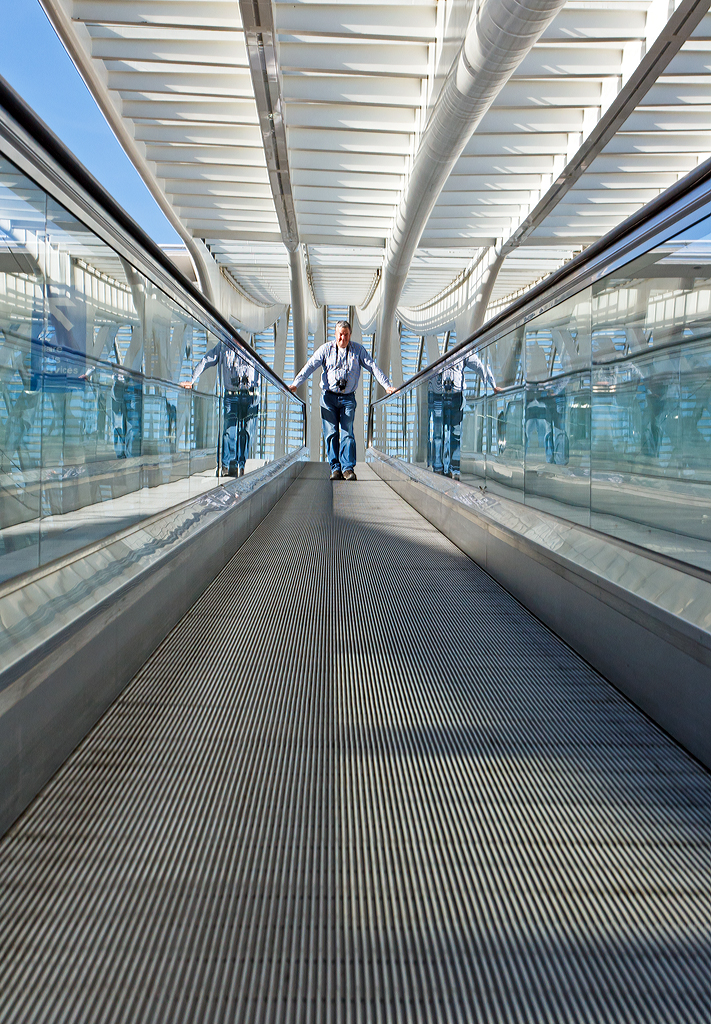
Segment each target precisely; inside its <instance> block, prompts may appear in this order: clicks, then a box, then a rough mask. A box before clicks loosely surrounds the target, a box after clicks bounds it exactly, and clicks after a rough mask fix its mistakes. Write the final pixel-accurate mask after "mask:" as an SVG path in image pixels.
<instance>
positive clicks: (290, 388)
mask: <svg viewBox="0 0 711 1024" xmlns="http://www.w3.org/2000/svg"><path fill="white" fill-rule="evenodd" d="M289 391H291V393H292V395H295V394H296V384H290V385H289Z"/></svg>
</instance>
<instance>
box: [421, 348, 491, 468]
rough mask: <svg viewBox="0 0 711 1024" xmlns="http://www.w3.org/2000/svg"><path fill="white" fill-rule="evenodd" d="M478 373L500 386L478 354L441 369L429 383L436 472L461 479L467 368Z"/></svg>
mask: <svg viewBox="0 0 711 1024" xmlns="http://www.w3.org/2000/svg"><path fill="white" fill-rule="evenodd" d="M467 368H468V369H470V370H474V372H475V373H476V374H477V375H478V376H479V377H480V378H481V380H483V381H484V383H485V384H486V383H488V384H490V385H491V387H492V388H493V390H494V391H495V392H498V391H501V388H499V387H497V386H496V381H495V379H494V374H493V373H492V372H491V367H488V366H487V367H485V366H484V364H483V363H482V361H481V359H480V358H479V356H477V355H469V356H465V357H464V358H463V359H458V360H457V361H456V362H455V363H452V364H451V365H449V366H448V367H447V368H446V369H445V370H441V371H440V372H439V373H438V374H437V376H436V377H432V378H431V380H430V382H429V384H428V385H427V407H428V410H429V415H430V430H431V441H430V461H431V464H432V469H433V470H434V472H435V473H444V474H445V475H446V476H451V477H452V479H453V480H459V473H460V451H461V443H462V420H463V418H464V371H465V370H466V369H467Z"/></svg>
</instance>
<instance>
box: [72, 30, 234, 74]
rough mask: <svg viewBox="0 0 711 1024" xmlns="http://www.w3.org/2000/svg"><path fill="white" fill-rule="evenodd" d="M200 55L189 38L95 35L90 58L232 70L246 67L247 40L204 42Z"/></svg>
mask: <svg viewBox="0 0 711 1024" xmlns="http://www.w3.org/2000/svg"><path fill="white" fill-rule="evenodd" d="M200 42H201V45H200V53H199V56H197V55H196V53H195V42H194V39H193V38H187V39H115V38H103V37H101V36H94V37H93V39H92V44H91V55H92V57H93V58H95V59H96V60H117V61H126V60H128V61H130V62H131V64H139V63H141V62H143V61H145V62H147V63H149V64H155V63H158V62H159V63H161V64H180V65H181V66H183V67H190V66H196V65H197V66H212V67H220V68H232V67H236V66H241V67H246V66H247V54H246V49H245V45H244V38H243V37H237V36H236V35H235V38H234V39H231V40H227V39H220V40H211V41H203V40H201V41H200Z"/></svg>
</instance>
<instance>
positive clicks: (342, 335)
mask: <svg viewBox="0 0 711 1024" xmlns="http://www.w3.org/2000/svg"><path fill="white" fill-rule="evenodd" d="M350 340H351V332H350V331H349V330H348V328H347V327H337V328H336V344H337V345H338V347H339V348H347V347H348V342H349V341H350Z"/></svg>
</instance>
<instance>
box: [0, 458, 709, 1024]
mask: <svg viewBox="0 0 711 1024" xmlns="http://www.w3.org/2000/svg"><path fill="white" fill-rule="evenodd" d="M359 474H360V476H361V479H360V480H359V481H358V482H357V483H352V484H347V483H338V484H335V485H332V484H331V483H330V482H329V481H328V480H327V479H326V476H325V472H324V468H323V467H320V466H310V467H307V468H306V470H305V472H304V474H303V476H302V477H300V478H299V479H298V480H297V481H296V482H295V484H294V485H293V486H292V487H291V489H290V490H289V492H288V493H287V495H286V496H285V498H284V499H283V500H282V501H281V502H280V503H279V505H278V506H277V507H276V508H275V509H274V511H273V512H272V513H271V514H270V515H269V516H268V517H267V519H266V520H265V521H264V523H263V524H262V526H261V527H260V528H259V529H258V530H257V531H256V533H255V534H254V535H253V536H252V537H251V538H250V539H249V540H248V541H247V542H246V543H245V544H244V545H243V547H242V548H241V549H240V550H239V551H238V553H237V554H236V555H235V557H234V559H233V560H232V561H231V563H230V564H229V565H228V566H227V568H226V569H225V570H224V571H223V572H222V573H221V575H220V576H219V577H218V578H217V580H216V581H215V582H214V584H213V585H212V586H211V587H210V589H209V590H208V591H207V592H206V593H205V594H204V595H203V597H202V598H201V600H200V601H199V602H198V603H197V605H196V606H195V607H194V609H193V610H192V611H191V613H190V614H189V615H188V616H187V618H186V619H185V620H184V621H183V622H182V623H181V624H180V625H179V626H178V627H177V628H176V629H175V630H174V631H173V633H172V634H171V635H170V637H169V638H168V639H167V640H166V641H165V643H164V644H163V645H162V647H161V648H160V650H159V651H158V652H157V654H156V655H155V656H154V657H153V658H152V659H151V661H150V662H149V663H148V664H147V665H146V666H145V667H144V669H143V670H142V671H141V673H140V674H139V675H138V676H137V677H136V679H135V680H134V681H133V682H132V683H131V685H130V686H129V687H128V689H127V690H126V691H125V693H124V694H123V696H122V697H121V699H120V700H119V701H117V702H116V704H115V705H114V706H113V707H112V709H111V710H110V711H109V713H108V714H107V715H106V716H105V717H104V718H103V719H102V721H101V722H100V723H99V725H98V726H97V727H96V728H95V729H94V730H93V732H92V733H91V734H90V735H89V736H88V737H87V739H86V740H85V742H84V743H83V744H82V745H81V747H80V748H79V749H78V750H77V751H76V752H75V753H74V754H73V755H72V757H71V758H70V759H69V761H68V762H67V763H66V764H65V766H64V767H63V768H62V770H61V771H60V772H59V773H58V774H57V776H56V777H55V778H54V779H53V780H52V782H51V783H50V784H49V785H48V786H47V788H46V789H45V791H44V792H43V793H42V794H41V795H40V796H39V797H38V798H37V800H36V801H35V802H34V803H33V805H32V806H31V807H30V809H29V810H28V811H27V812H26V814H25V815H24V816H23V817H22V819H21V820H20V821H19V822H18V823H17V825H16V826H15V827H14V828H13V829H12V831H11V832H10V833H9V834H8V836H7V837H6V838H5V840H4V841H3V843H2V844H1V845H0V884H1V885H2V889H1V892H2V904H1V911H0V913H1V919H0V963H1V967H0V1021H2V1022H3V1024H9V1022H12V1024H15V1022H17V1024H20V1022H21V1024H29V1022H42V1024H59V1022H65V1021H66V1022H69V1021H72V1022H77V1024H79V1022H80V1024H89V1022H107V1024H108V1022H118V1021H124V1022H127V1024H128V1022H130V1024H136V1022H149V1021H150V1022H157V1024H162V1022H171V1024H172V1022H184V1021H190V1022H199V1024H213V1022H218V1021H219V1022H235V1021H245V1022H250V1024H251V1022H265V1024H266V1022H269V1024H271V1022H277V1021H290V1022H291V1021H294V1022H297V1021H301V1022H309V1024H310V1022H312V1021H313V1022H321V1021H323V1022H331V1021H334V1022H346V1021H363V1022H366V1021H367V1022H371V1021H372V1022H381V1021H382V1022H385V1021H402V1022H405V1021H407V1022H410V1021H423V1022H425V1021H427V1022H433V1024H434V1022H438V1024H439V1022H447V1024H449V1022H456V1021H460V1022H467V1024H468V1022H471V1021H486V1022H504V1021H505V1022H509V1021H511V1022H521V1024H524V1022H525V1024H538V1022H544V1021H545V1022H551V1024H560V1022H571V1024H573V1022H574V1024H581V1022H592V1021H595V1022H606V1024H609V1022H617V1021H620V1022H650V1021H664V1022H672V1021H674V1022H676V1021H678V1022H680V1024H682V1022H683V1024H689V1022H695V1021H708V1020H711V930H710V925H711V891H710V885H709V879H710V878H711V778H710V777H709V775H708V774H707V773H706V772H705V771H704V770H703V769H701V768H700V767H699V766H698V765H697V764H696V763H694V762H693V761H692V760H691V759H690V758H689V757H687V756H686V755H685V754H684V753H683V751H681V750H680V749H679V748H677V747H676V746H674V744H673V743H671V742H670V741H669V740H668V739H667V738H666V737H665V736H664V735H663V734H662V733H661V732H660V731H659V730H657V729H656V728H655V727H654V726H653V725H651V724H650V723H649V722H648V721H647V720H646V719H645V718H644V717H643V716H642V715H641V714H639V713H638V712H637V711H635V709H634V708H632V707H631V706H630V705H629V704H628V703H627V702H626V701H625V700H624V699H622V698H621V697H620V696H619V695H618V694H617V693H616V692H615V691H614V690H613V689H612V688H611V687H610V686H608V685H607V684H606V683H605V682H603V681H602V680H601V679H600V678H599V677H598V676H596V675H595V673H594V672H593V671H592V670H591V669H590V668H589V667H587V666H586V665H585V664H583V663H582V662H581V661H580V660H579V659H578V658H577V657H576V656H575V655H574V654H572V653H571V651H570V650H568V649H567V648H566V647H565V646H564V645H563V644H561V643H560V642H559V641H557V640H556V639H555V637H553V636H552V635H551V634H550V633H549V632H548V631H547V630H546V629H545V628H544V627H542V626H541V625H540V623H538V622H537V621H536V620H535V619H534V618H533V617H532V616H530V615H529V614H528V613H527V612H525V611H524V610H523V609H521V607H520V606H519V605H518V604H517V603H516V602H515V601H514V600H513V599H512V598H511V597H510V596H509V595H507V594H506V593H505V592H504V591H503V590H501V589H500V588H499V587H498V586H497V585H496V584H495V583H493V582H492V581H491V580H490V579H489V578H488V577H487V576H486V575H485V574H484V573H483V572H481V571H480V570H479V569H478V568H477V567H476V566H475V565H474V564H473V563H472V562H471V561H470V560H469V559H467V558H466V557H465V556H464V555H462V554H461V552H459V551H458V550H457V549H456V548H455V547H453V546H452V545H451V544H450V543H449V542H448V541H447V540H445V539H444V538H443V537H442V536H441V535H440V534H438V533H437V532H436V531H435V530H434V529H433V528H432V527H431V526H430V525H429V524H428V523H426V522H425V521H424V520H423V519H422V518H420V517H419V516H418V515H417V514H416V513H415V512H414V511H413V510H412V509H410V508H409V507H408V506H407V505H406V504H405V503H404V502H402V501H401V500H400V499H399V498H398V497H397V496H395V495H394V494H393V492H392V491H391V490H390V489H389V488H388V487H387V486H386V485H385V484H383V483H381V482H380V481H378V480H377V479H376V478H375V476H374V474H372V473H371V472H369V471H368V470H367V469H364V468H363V467H359ZM600 642H601V643H604V642H605V638H604V636H603V637H600Z"/></svg>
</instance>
